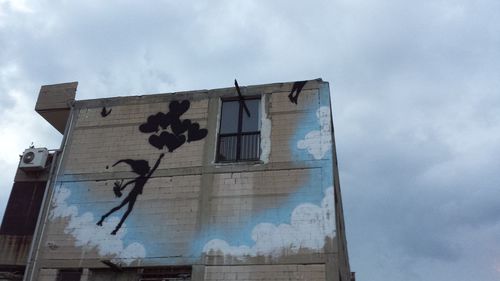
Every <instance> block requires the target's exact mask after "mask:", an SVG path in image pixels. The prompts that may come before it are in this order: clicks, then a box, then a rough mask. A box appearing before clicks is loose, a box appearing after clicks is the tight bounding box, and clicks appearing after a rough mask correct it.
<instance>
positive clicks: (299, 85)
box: [288, 81, 307, 104]
mask: <svg viewBox="0 0 500 281" xmlns="http://www.w3.org/2000/svg"><path fill="white" fill-rule="evenodd" d="M306 83H307V81H297V82H295V83H293V86H292V90H291V91H290V94H288V98H289V99H290V102H292V103H295V104H297V101H298V99H299V95H300V92H301V91H302V88H304V86H305V85H306ZM294 93H295V95H294Z"/></svg>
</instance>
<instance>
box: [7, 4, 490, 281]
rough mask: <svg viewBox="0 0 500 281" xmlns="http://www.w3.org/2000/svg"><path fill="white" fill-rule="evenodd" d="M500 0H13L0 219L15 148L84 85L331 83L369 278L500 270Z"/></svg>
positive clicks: (47, 135)
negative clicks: (67, 86)
mask: <svg viewBox="0 0 500 281" xmlns="http://www.w3.org/2000/svg"><path fill="white" fill-rule="evenodd" d="M499 10H500V2H498V1H496V0H479V1H471V0H441V1H435V0H433V1H431V0H423V1H411V2H410V1H395V0H379V1H375V0H368V1H356V0H354V1H336V0H334V1H326V0H325V1H307V2H306V1H283V0H278V1H245V2H243V1H237V2H236V1H210V2H208V1H206V2H202V1H182V2H179V1H157V2H155V3H154V4H153V3H148V4H147V5H146V4H144V3H142V2H137V1H134V2H132V1H106V3H103V2H102V1H94V0H90V1H45V0H40V1H28V0H25V1H14V0H0V50H1V51H0V134H1V135H2V138H1V139H0V144H1V146H2V148H3V150H4V153H2V155H0V169H2V175H1V176H0V179H1V181H0V190H1V192H0V216H1V215H2V214H3V209H4V207H5V204H6V201H7V198H8V194H9V191H10V187H11V183H12V179H13V177H14V172H15V169H16V166H17V161H18V154H20V153H22V151H23V150H24V148H26V147H28V146H29V145H30V143H31V142H32V141H34V142H35V145H37V146H47V147H49V148H57V147H58V146H59V143H60V140H61V137H60V135H59V134H58V132H57V131H56V130H55V129H53V128H51V127H50V125H49V124H47V123H46V122H45V121H44V120H43V119H42V118H41V117H39V116H38V115H37V114H36V113H35V112H34V111H33V107H34V104H35V101H36V97H37V93H38V91H39V88H40V85H43V84H51V83H59V82H67V81H75V80H78V81H79V82H80V85H79V88H78V98H79V99H87V98H99V97H109V96H120V95H121V96H124V95H133V94H145V93H158V92H172V91H179V90H192V89H206V88H218V87H230V86H231V85H232V81H233V79H234V78H237V79H238V82H239V83H240V85H249V84H263V83H269V82H276V81H294V80H304V79H313V78H317V77H322V78H323V79H324V80H327V81H330V83H331V84H330V86H331V92H332V96H333V110H334V122H335V135H336V141H337V152H338V156H339V166H340V173H341V178H340V181H341V184H342V191H343V200H344V208H345V215H346V227H347V235H348V236H347V237H348V242H349V250H350V258H351V265H352V269H353V270H354V271H356V272H357V275H358V278H359V280H372V281H379V280H384V281H386V280H398V281H399V280H408V281H414V280H426V281H427V280H457V281H460V280H498V279H500V246H499V245H500V235H499V233H500V207H499V206H500V204H498V198H500V188H498V187H499V185H500V176H499V173H498V167H500V163H499V162H500V158H499V157H498V155H500V117H499V116H500V93H499V89H500V79H498V77H500V48H499V46H500V41H499V36H498V34H500V18H499V17H498V11H499Z"/></svg>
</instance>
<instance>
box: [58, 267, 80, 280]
mask: <svg viewBox="0 0 500 281" xmlns="http://www.w3.org/2000/svg"><path fill="white" fill-rule="evenodd" d="M81 276H82V271H81V270H78V269H76V270H73V269H64V270H59V274H58V275H57V281H80V277H81Z"/></svg>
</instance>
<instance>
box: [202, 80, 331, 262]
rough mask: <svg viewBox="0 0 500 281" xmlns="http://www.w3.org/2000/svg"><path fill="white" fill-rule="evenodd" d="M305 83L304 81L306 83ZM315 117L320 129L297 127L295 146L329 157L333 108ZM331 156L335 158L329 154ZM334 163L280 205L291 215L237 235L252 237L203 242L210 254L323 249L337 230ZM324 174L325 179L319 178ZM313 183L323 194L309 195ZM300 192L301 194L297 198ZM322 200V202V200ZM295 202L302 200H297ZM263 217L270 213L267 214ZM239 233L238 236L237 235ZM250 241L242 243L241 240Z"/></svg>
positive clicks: (253, 254)
mask: <svg viewBox="0 0 500 281" xmlns="http://www.w3.org/2000/svg"><path fill="white" fill-rule="evenodd" d="M302 86H303V85H302ZM309 118H310V119H311V120H312V119H315V120H316V121H317V122H318V123H319V125H320V130H310V131H306V132H303V131H301V130H298V131H296V138H292V139H296V141H295V142H293V143H291V146H292V147H291V149H292V150H297V149H298V150H299V151H304V152H305V153H304V154H303V155H302V156H301V158H300V160H305V159H306V157H307V155H311V156H312V157H313V158H314V159H316V160H321V159H326V158H327V155H328V154H327V153H328V152H329V151H330V150H331V148H332V132H331V123H330V121H331V119H330V108H329V107H328V106H321V107H320V108H319V109H317V110H316V112H313V113H311V116H308V117H307V119H309ZM328 159H330V160H331V158H328ZM331 165H332V163H331V161H327V162H325V163H324V164H323V165H322V167H323V168H324V170H323V171H322V172H321V173H322V174H321V176H320V177H317V176H312V180H311V181H309V182H308V183H306V184H305V185H304V187H302V188H300V187H299V189H298V190H297V193H296V194H290V199H289V200H290V202H292V203H291V204H283V205H282V206H280V207H279V208H280V209H284V210H286V209H289V210H290V212H291V215H290V216H289V218H287V220H286V221H285V222H281V223H279V222H277V221H278V220H280V218H279V217H275V216H274V217H273V215H272V214H271V216H270V219H268V220H267V221H264V222H263V221H262V220H261V221H260V222H257V223H255V224H254V226H253V227H252V228H250V229H249V233H248V231H247V232H246V233H244V232H242V233H241V234H237V235H249V236H250V240H248V239H241V238H238V239H232V237H230V236H226V237H218V238H214V239H210V240H208V242H206V243H205V244H204V246H203V250H202V251H203V252H204V253H205V254H209V255H221V254H222V255H224V256H226V255H229V256H231V257H234V258H236V259H238V260H245V259H246V258H247V257H256V256H269V257H272V258H278V257H280V256H282V255H283V254H285V253H286V254H296V253H299V252H300V250H303V249H308V250H313V251H319V250H321V249H323V247H324V246H325V238H330V239H333V238H334V237H335V235H336V232H335V229H336V227H335V207H334V202H335V200H334V192H333V187H332V184H333V182H332V180H333V178H332V176H333V175H332V167H331ZM319 178H321V179H319ZM311 186H315V187H317V186H320V187H322V190H323V195H322V197H321V198H317V197H315V195H312V194H309V195H311V197H309V198H306V196H305V193H302V192H307V191H305V190H309V189H310V187H311ZM296 196H298V197H299V198H298V199H297V198H296ZM318 201H319V202H318ZM293 202H299V203H298V204H294V203H293ZM262 217H266V215H265V214H264V215H263V216H262ZM237 235H236V236H237ZM241 240H243V241H246V242H245V243H241V242H240V241H241Z"/></svg>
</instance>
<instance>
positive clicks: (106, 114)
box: [101, 106, 112, 118]
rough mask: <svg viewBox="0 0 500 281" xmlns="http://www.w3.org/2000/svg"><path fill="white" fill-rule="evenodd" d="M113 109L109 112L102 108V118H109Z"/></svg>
mask: <svg viewBox="0 0 500 281" xmlns="http://www.w3.org/2000/svg"><path fill="white" fill-rule="evenodd" d="M111 110H112V109H111V108H110V109H109V110H107V109H106V107H105V106H103V107H102V110H101V116H102V117H103V118H104V117H106V116H108V115H109V114H111Z"/></svg>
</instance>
